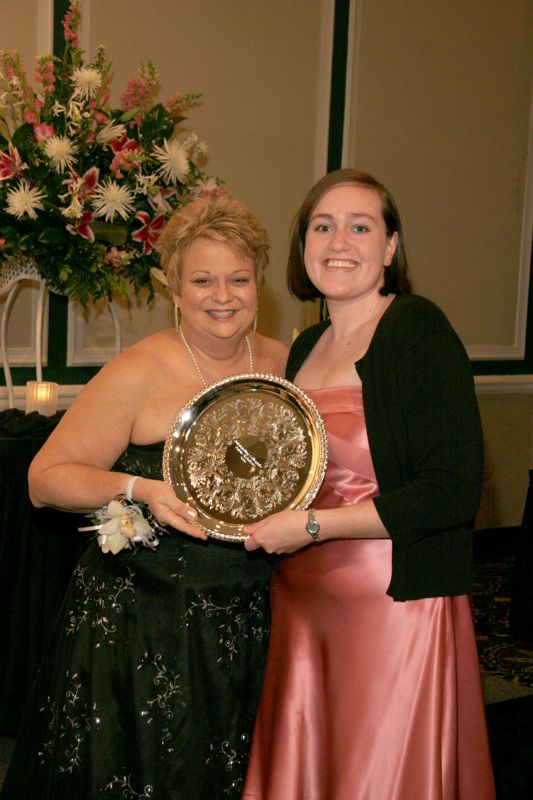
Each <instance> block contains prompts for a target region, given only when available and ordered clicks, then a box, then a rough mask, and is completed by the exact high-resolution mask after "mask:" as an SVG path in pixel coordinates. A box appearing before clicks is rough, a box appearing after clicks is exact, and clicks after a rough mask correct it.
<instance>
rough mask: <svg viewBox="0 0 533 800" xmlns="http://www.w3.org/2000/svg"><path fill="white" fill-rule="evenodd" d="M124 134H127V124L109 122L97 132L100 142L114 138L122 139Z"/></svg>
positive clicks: (103, 142) (105, 142)
mask: <svg viewBox="0 0 533 800" xmlns="http://www.w3.org/2000/svg"><path fill="white" fill-rule="evenodd" d="M123 136H126V126H125V125H111V124H107V125H104V126H103V128H101V129H100V130H99V131H98V133H97V134H96V141H97V142H98V144H107V142H110V141H111V140H112V139H122V137H123Z"/></svg>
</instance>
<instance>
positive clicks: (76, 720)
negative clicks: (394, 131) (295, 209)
mask: <svg viewBox="0 0 533 800" xmlns="http://www.w3.org/2000/svg"><path fill="white" fill-rule="evenodd" d="M158 249H159V252H160V253H161V256H162V266H163V268H164V269H165V270H166V271H167V277H168V281H169V285H170V288H171V289H172V293H173V298H174V303H175V305H176V307H177V308H178V310H179V312H180V316H181V322H180V325H179V326H177V327H176V329H171V330H163V331H161V332H159V333H156V334H154V335H152V336H149V337H147V338H146V339H143V340H142V341H140V342H139V343H138V344H136V345H134V346H133V347H131V348H129V349H128V350H126V351H124V352H123V353H121V354H120V355H119V356H118V357H116V358H115V359H113V360H112V361H111V362H109V364H107V365H106V366H105V367H103V368H102V370H100V372H99V373H98V374H97V375H96V376H95V378H93V380H92V381H90V382H89V383H88V384H87V386H86V387H84V389H83V390H82V391H81V392H80V394H79V396H78V397H77V398H76V400H75V401H74V402H73V404H72V405H71V407H70V408H69V409H68V410H67V412H66V413H65V415H64V417H63V419H62V420H61V422H60V424H59V425H58V426H57V428H56V429H55V430H54V432H53V433H52V435H51V436H50V437H49V439H48V441H47V442H46V444H45V445H44V447H43V448H42V450H41V451H40V453H38V455H37V456H36V458H35V460H34V462H33V464H32V466H31V468H30V476H29V478H30V494H31V498H32V502H33V503H34V504H35V505H36V506H53V507H56V508H60V509H65V510H69V511H78V512H79V511H82V512H86V513H87V512H88V511H89V510H91V509H99V508H100V509H101V510H100V517H99V524H102V523H103V522H105V521H106V519H107V518H108V516H109V513H110V512H111V510H112V508H113V507H109V506H108V504H109V503H110V501H111V500H112V499H113V498H115V497H116V496H117V495H119V496H122V498H123V496H124V495H126V496H127V500H124V499H121V502H122V504H123V505H124V509H120V507H119V511H120V512H121V513H122V511H125V510H126V509H127V507H128V501H132V502H134V503H136V504H139V503H140V504H141V506H140V508H141V509H144V510H145V517H148V519H150V520H151V526H152V530H153V531H155V532H156V535H157V539H156V544H155V546H153V547H150V546H147V547H144V546H143V545H142V543H137V544H135V545H134V546H129V545H131V540H130V539H129V538H128V536H127V535H123V533H126V534H127V533H128V532H127V530H125V529H124V528H121V531H118V532H115V533H114V535H111V534H112V533H113V531H109V526H110V524H111V525H113V524H114V523H108V524H107V527H106V529H105V531H104V529H100V530H99V535H98V538H97V539H95V540H94V541H93V542H92V543H91V545H90V546H89V548H88V549H87V551H86V553H85V554H84V556H83V557H82V558H81V560H80V562H79V563H78V565H77V566H76V568H75V570H74V574H73V576H72V580H71V583H70V586H69V589H68V591H67V594H66V597H65V600H64V604H63V607H62V610H61V613H60V615H59V619H58V621H57V625H56V630H55V634H54V637H53V640H52V641H51V642H50V646H49V651H48V653H47V657H46V658H45V661H44V664H43V666H42V667H41V670H40V672H39V675H38V677H37V680H36V682H35V685H34V688H33V691H32V694H31V696H30V698H29V700H28V704H27V710H26V713H25V716H24V719H23V722H22V724H21V728H20V731H19V735H18V738H17V744H16V748H15V752H14V754H13V757H12V760H11V764H10V768H9V771H8V774H7V777H6V780H5V783H4V787H3V790H2V794H1V798H2V800H23V798H32V800H36V798H39V800H43V799H44V798H46V799H47V800H58V798H61V800H84V799H85V800H94V798H97V797H105V798H119V797H120V798H152V799H153V800H223V799H224V800H225V799H226V798H228V799H231V798H236V797H239V794H240V790H241V788H242V777H243V774H244V770H245V767H246V760H247V754H248V749H249V741H250V734H251V730H252V725H253V720H254V715H255V711H256V705H257V701H258V696H259V691H260V684H261V677H262V669H263V663H264V656H265V648H266V642H267V634H268V601H267V591H268V584H269V578H270V564H269V560H268V558H266V557H265V556H257V554H250V553H247V552H246V551H245V550H244V548H243V547H242V544H240V543H233V542H224V541H220V540H215V539H212V538H210V539H207V537H206V536H205V534H204V533H203V531H202V530H201V529H200V528H198V527H197V526H196V525H195V518H194V516H195V512H194V511H193V509H191V508H189V507H188V506H187V505H185V504H184V503H182V502H181V501H180V500H179V499H178V498H177V497H176V496H175V493H174V491H173V489H172V488H171V487H170V486H169V485H168V484H166V483H165V482H164V481H163V480H162V474H161V461H162V452H163V443H164V440H165V438H166V434H167V432H168V430H169V429H170V427H171V426H172V423H173V422H174V420H175V419H176V416H177V414H178V413H179V410H180V409H181V408H182V407H183V406H184V405H186V403H187V402H188V401H189V400H190V398H191V397H192V396H194V395H195V394H197V393H198V392H199V391H201V390H202V388H203V386H205V385H206V384H208V383H209V382H211V381H214V380H219V379H222V378H224V377H226V376H229V375H232V374H240V373H243V372H263V373H275V374H280V375H281V374H283V371H284V366H285V360H286V348H285V346H284V345H283V344H281V343H279V342H276V341H274V340H272V339H268V338H266V337H264V336H260V335H259V334H257V333H255V332H253V330H252V329H251V326H252V325H253V321H254V318H255V315H256V311H257V292H258V289H259V287H260V285H261V283H262V280H263V272H264V268H265V266H266V264H267V260H268V240H267V237H266V234H265V231H264V230H263V229H262V227H261V226H260V225H259V223H258V222H257V220H256V219H255V217H253V215H252V214H251V213H250V212H249V211H248V210H247V209H246V208H245V207H244V206H243V205H242V204H241V203H239V202H238V201H237V200H235V199H233V198H230V197H229V196H227V195H222V196H218V197H211V198H201V199H197V200H195V201H193V202H192V203H190V204H189V205H188V206H186V207H185V208H184V209H181V210H179V211H177V212H176V213H175V215H174V217H173V218H172V220H171V221H170V222H169V224H168V226H167V228H166V229H165V231H164V232H163V234H162V236H161V238H160V241H159V243H158ZM137 507H139V506H137ZM116 508H117V506H116V505H115V506H114V509H115V510H116ZM102 509H107V512H108V513H107V516H106V514H105V511H103V510H102ZM115 519H116V518H115ZM133 520H134V529H135V531H136V532H137V533H142V532H143V530H144V532H145V533H146V526H145V523H144V522H143V521H142V520H139V518H137V517H134V518H133ZM88 524H89V523H88ZM160 526H163V527H160ZM106 532H109V534H110V535H105V533H106ZM130 533H131V528H130ZM148 535H150V534H149V533H148ZM157 540H158V541H157ZM148 544H150V542H148ZM152 545H154V542H153V541H152Z"/></svg>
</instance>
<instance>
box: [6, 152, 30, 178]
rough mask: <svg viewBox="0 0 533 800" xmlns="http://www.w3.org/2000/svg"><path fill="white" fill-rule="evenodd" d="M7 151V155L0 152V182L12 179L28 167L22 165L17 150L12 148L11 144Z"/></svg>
mask: <svg viewBox="0 0 533 800" xmlns="http://www.w3.org/2000/svg"><path fill="white" fill-rule="evenodd" d="M8 151H9V154H8V153H1V152H0V181H6V180H9V179H10V178H14V177H15V175H17V174H18V173H19V172H21V171H22V170H23V169H26V167H27V166H28V165H27V164H23V163H22V159H21V157H20V156H19V154H18V150H17V148H16V147H13V145H12V144H8Z"/></svg>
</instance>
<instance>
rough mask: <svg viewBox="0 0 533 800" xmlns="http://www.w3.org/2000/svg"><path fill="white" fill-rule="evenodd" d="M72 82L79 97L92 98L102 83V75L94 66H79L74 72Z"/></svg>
mask: <svg viewBox="0 0 533 800" xmlns="http://www.w3.org/2000/svg"><path fill="white" fill-rule="evenodd" d="M72 83H73V84H74V94H75V95H76V96H77V97H83V99H84V100H91V99H92V98H93V97H94V96H95V95H96V93H97V91H98V89H99V88H100V86H101V85H102V76H101V74H100V73H99V72H98V70H97V69H95V68H94V67H78V69H75V70H74V72H73V73H72Z"/></svg>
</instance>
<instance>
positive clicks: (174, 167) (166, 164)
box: [153, 139, 190, 184]
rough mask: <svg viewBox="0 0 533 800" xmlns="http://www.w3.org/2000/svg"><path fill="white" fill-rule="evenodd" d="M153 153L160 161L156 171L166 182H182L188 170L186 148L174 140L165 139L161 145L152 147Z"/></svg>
mask: <svg viewBox="0 0 533 800" xmlns="http://www.w3.org/2000/svg"><path fill="white" fill-rule="evenodd" d="M153 155H154V156H155V158H157V160H158V161H159V162H160V163H161V166H160V167H159V169H158V170H157V171H158V173H159V174H160V175H161V177H162V178H163V180H165V181H166V182H167V183H173V184H176V183H177V182H178V181H180V182H182V181H183V179H184V178H185V176H186V175H187V174H188V172H189V170H190V165H189V160H188V158H187V150H186V149H185V148H184V147H183V145H181V144H180V143H179V142H176V141H175V140H174V141H170V142H169V141H167V139H165V140H164V141H163V144H162V146H161V147H154V150H153Z"/></svg>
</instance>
